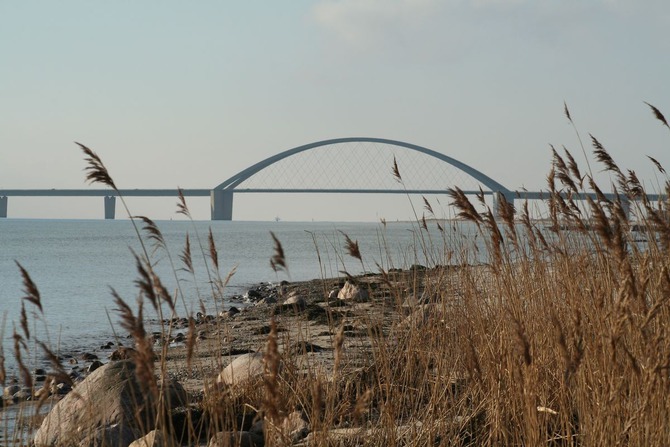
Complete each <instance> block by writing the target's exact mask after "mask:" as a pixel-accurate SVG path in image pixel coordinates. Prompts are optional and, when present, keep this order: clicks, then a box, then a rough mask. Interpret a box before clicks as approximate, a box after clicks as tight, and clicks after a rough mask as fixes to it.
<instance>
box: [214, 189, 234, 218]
mask: <svg viewBox="0 0 670 447" xmlns="http://www.w3.org/2000/svg"><path fill="white" fill-rule="evenodd" d="M210 197H211V216H212V220H233V191H227V190H224V189H213V190H212V192H211V194H210Z"/></svg>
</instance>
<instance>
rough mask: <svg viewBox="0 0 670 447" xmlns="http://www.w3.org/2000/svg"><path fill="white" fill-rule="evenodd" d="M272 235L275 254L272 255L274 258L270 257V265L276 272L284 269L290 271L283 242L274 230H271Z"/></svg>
mask: <svg viewBox="0 0 670 447" xmlns="http://www.w3.org/2000/svg"><path fill="white" fill-rule="evenodd" d="M270 236H272V241H273V243H274V254H273V255H272V258H270V267H272V270H274V271H275V272H277V271H279V270H284V271H285V272H286V273H288V267H287V265H286V256H285V255H284V248H283V247H282V245H281V242H279V239H277V236H276V235H275V234H274V232H272V231H270Z"/></svg>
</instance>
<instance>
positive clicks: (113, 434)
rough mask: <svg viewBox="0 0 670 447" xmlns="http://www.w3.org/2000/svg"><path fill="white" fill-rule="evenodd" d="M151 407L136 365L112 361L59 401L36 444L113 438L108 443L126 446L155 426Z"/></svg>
mask: <svg viewBox="0 0 670 447" xmlns="http://www.w3.org/2000/svg"><path fill="white" fill-rule="evenodd" d="M151 407H152V405H151V404H150V403H149V402H148V401H147V400H146V399H145V394H144V392H143V390H142V387H141V386H140V384H139V383H138V380H137V376H136V374H135V365H134V364H133V363H132V362H129V361H119V362H111V363H108V364H106V365H104V366H102V367H100V368H98V369H97V370H95V371H94V372H93V373H92V374H91V375H90V376H88V377H87V378H86V379H85V380H84V381H83V382H81V383H80V384H79V385H77V387H76V388H75V390H74V391H73V392H71V393H69V394H68V395H66V396H65V397H64V398H63V399H62V400H60V401H59V402H58V403H56V405H55V406H54V407H53V409H52V410H51V411H50V412H49V413H48V414H47V416H46V417H45V418H44V420H43V421H42V425H41V426H40V428H39V429H38V430H37V432H36V433H35V437H34V444H35V446H36V447H40V446H59V445H96V442H98V441H112V444H107V445H114V446H124V447H125V446H128V445H129V444H130V442H132V441H133V440H134V439H137V438H138V437H139V436H142V435H143V434H144V433H146V431H147V430H148V429H150V428H151V426H152V424H153V419H154V414H153V412H152V408H151ZM82 443H83V444H82Z"/></svg>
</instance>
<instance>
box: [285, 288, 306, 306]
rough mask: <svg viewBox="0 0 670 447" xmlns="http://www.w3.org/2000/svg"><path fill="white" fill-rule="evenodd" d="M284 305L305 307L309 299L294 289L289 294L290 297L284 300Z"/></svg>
mask: <svg viewBox="0 0 670 447" xmlns="http://www.w3.org/2000/svg"><path fill="white" fill-rule="evenodd" d="M284 305H291V306H295V307H297V308H299V309H303V308H304V307H305V306H306V305H307V300H305V297H304V296H302V295H300V294H299V293H298V292H296V291H293V292H291V293H289V294H288V298H286V300H285V301H284Z"/></svg>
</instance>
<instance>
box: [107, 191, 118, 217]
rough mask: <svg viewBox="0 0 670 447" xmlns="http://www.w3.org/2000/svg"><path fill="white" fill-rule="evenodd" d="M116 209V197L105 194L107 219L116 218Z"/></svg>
mask: <svg viewBox="0 0 670 447" xmlns="http://www.w3.org/2000/svg"><path fill="white" fill-rule="evenodd" d="M115 211H116V197H115V196H105V219H114V213H115Z"/></svg>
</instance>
